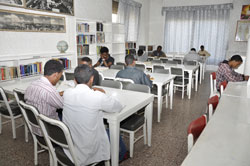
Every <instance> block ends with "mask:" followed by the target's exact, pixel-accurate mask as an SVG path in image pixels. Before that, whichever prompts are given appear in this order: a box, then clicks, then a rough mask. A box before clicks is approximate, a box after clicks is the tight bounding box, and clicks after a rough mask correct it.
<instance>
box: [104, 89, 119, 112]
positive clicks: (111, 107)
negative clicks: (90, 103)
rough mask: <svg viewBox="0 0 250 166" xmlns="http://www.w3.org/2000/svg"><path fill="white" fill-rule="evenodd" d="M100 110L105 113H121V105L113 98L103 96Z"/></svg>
mask: <svg viewBox="0 0 250 166" xmlns="http://www.w3.org/2000/svg"><path fill="white" fill-rule="evenodd" d="M101 108H102V110H103V111H105V112H110V113H113V112H121V110H122V109H123V107H122V105H121V103H120V102H119V101H117V100H116V99H115V98H114V97H112V96H108V95H105V94H103V96H102V101H101Z"/></svg>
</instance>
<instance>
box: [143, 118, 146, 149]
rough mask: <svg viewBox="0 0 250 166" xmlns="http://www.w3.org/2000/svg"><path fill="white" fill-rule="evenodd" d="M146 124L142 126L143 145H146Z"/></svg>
mask: <svg viewBox="0 0 250 166" xmlns="http://www.w3.org/2000/svg"><path fill="white" fill-rule="evenodd" d="M146 129H147V128H146V122H144V125H143V138H144V145H146V144H147V130H146Z"/></svg>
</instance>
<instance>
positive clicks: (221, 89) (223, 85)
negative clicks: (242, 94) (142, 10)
mask: <svg viewBox="0 0 250 166" xmlns="http://www.w3.org/2000/svg"><path fill="white" fill-rule="evenodd" d="M226 87H227V81H226V80H225V81H223V82H221V83H220V93H221V94H222V93H223V91H224V90H225V88H226Z"/></svg>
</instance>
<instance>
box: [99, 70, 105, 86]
mask: <svg viewBox="0 0 250 166" xmlns="http://www.w3.org/2000/svg"><path fill="white" fill-rule="evenodd" d="M98 73H99V84H98V85H101V83H102V81H103V80H104V77H103V74H102V73H100V72H98Z"/></svg>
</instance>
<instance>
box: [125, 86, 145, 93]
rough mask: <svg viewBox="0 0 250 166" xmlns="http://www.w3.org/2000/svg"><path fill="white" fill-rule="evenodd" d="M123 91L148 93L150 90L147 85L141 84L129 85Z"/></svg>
mask: <svg viewBox="0 0 250 166" xmlns="http://www.w3.org/2000/svg"><path fill="white" fill-rule="evenodd" d="M124 89H125V90H131V91H137V92H143V93H150V88H149V86H147V85H142V84H129V85H128V86H127V87H126V88H124Z"/></svg>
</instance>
